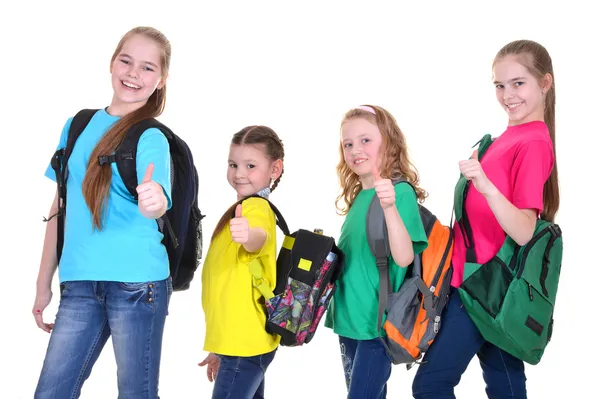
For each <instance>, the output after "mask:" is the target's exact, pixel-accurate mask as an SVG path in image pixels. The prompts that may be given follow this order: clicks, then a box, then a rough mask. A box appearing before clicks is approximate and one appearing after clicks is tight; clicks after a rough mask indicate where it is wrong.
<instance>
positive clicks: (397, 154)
mask: <svg viewBox="0 0 600 399" xmlns="http://www.w3.org/2000/svg"><path fill="white" fill-rule="evenodd" d="M361 107H370V108H372V109H373V110H374V111H375V115H373V114H372V113H371V112H369V111H367V110H365V109H363V108H353V109H351V110H350V111H348V112H346V114H345V115H344V119H343V120H342V123H341V126H340V130H341V127H342V126H343V125H344V123H346V122H348V121H350V120H353V119H365V120H367V121H368V122H371V123H372V124H374V125H376V126H377V128H378V129H379V132H380V133H381V136H382V138H383V141H382V144H381V148H380V149H381V150H383V153H382V154H381V155H382V156H381V166H380V174H381V177H382V178H384V179H396V178H400V177H404V178H405V179H406V180H408V181H409V182H410V183H411V184H412V185H413V186H414V187H415V189H416V194H417V200H418V201H419V202H420V203H422V202H423V201H425V198H427V192H426V191H425V190H423V189H422V188H420V187H419V173H418V172H417V169H416V168H415V166H414V165H413V164H412V162H411V160H410V158H409V156H408V149H407V148H406V139H405V137H404V134H403V133H402V131H401V130H400V127H398V123H397V122H396V119H394V117H393V116H392V114H390V113H389V112H388V111H386V110H385V109H383V108H382V107H378V106H375V105H362V106H361ZM339 149H340V162H339V163H338V165H337V174H338V179H339V182H340V186H341V188H342V192H341V193H340V195H339V196H338V197H337V199H336V208H337V209H338V214H340V215H346V214H347V213H348V211H349V210H350V207H351V206H352V204H353V203H354V200H355V199H356V196H357V195H358V193H359V192H360V190H362V184H361V182H360V178H359V176H358V175H357V174H356V173H354V172H353V171H352V170H351V169H350V168H349V167H348V165H347V164H346V161H345V160H344V148H343V146H342V143H341V141H340V147H339ZM342 201H343V204H342V206H340V202H342Z"/></svg>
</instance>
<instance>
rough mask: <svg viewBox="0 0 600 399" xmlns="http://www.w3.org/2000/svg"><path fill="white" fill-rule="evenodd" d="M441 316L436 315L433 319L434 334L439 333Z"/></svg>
mask: <svg viewBox="0 0 600 399" xmlns="http://www.w3.org/2000/svg"><path fill="white" fill-rule="evenodd" d="M440 320H441V318H440V316H435V318H434V319H433V332H434V334H437V333H438V332H439V331H440Z"/></svg>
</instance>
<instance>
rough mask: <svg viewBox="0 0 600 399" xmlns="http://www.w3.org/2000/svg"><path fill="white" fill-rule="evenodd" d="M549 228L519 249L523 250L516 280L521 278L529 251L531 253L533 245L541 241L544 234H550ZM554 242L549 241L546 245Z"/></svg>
mask: <svg viewBox="0 0 600 399" xmlns="http://www.w3.org/2000/svg"><path fill="white" fill-rule="evenodd" d="M551 226H552V225H550V226H548V227H545V228H544V229H542V231H540V232H539V233H537V234H536V235H535V237H533V238H532V239H531V240H530V241H529V242H528V243H527V245H525V246H524V247H520V249H522V250H523V254H522V255H521V260H520V268H519V271H518V272H517V278H519V279H520V278H521V276H522V275H523V271H524V270H525V263H526V261H527V255H529V251H531V248H533V247H534V246H535V244H536V243H537V242H538V241H539V240H541V239H542V237H544V236H545V235H546V234H548V233H550V234H552V230H551ZM553 243H554V240H550V241H549V242H548V244H553Z"/></svg>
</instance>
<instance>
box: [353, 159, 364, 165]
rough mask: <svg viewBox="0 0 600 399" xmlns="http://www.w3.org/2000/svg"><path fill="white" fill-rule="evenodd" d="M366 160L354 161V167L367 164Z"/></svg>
mask: <svg viewBox="0 0 600 399" xmlns="http://www.w3.org/2000/svg"><path fill="white" fill-rule="evenodd" d="M366 161H367V160H366V159H357V160H356V161H354V165H360V164H361V163H363V162H366Z"/></svg>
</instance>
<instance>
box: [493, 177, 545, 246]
mask: <svg viewBox="0 0 600 399" xmlns="http://www.w3.org/2000/svg"><path fill="white" fill-rule="evenodd" d="M490 184H492V183H491V182H490ZM484 197H485V199H486V200H487V203H488V205H489V206H490V209H491V210H492V212H493V213H494V216H495V217H496V220H497V221H498V223H500V226H501V227H502V230H504V232H506V234H508V235H509V236H510V238H512V239H513V240H514V241H515V242H516V243H517V244H519V245H525V244H527V243H528V242H529V240H531V237H533V232H534V231H535V223H536V220H537V211H536V210H535V209H519V208H517V207H516V206H514V205H513V204H511V203H510V201H509V200H507V199H506V197H505V196H504V195H502V193H501V192H500V191H499V190H498V189H497V188H496V187H494V189H493V190H491V193H490V194H484Z"/></svg>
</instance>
